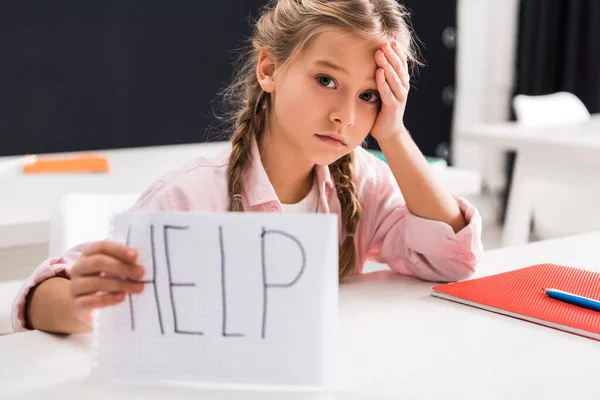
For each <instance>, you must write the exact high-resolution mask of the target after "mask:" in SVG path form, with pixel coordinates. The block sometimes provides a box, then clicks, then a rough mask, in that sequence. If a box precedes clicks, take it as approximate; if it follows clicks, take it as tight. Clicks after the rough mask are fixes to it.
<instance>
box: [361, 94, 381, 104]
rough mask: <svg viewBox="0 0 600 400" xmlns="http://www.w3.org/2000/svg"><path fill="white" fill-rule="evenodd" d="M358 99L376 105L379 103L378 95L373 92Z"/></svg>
mask: <svg viewBox="0 0 600 400" xmlns="http://www.w3.org/2000/svg"><path fill="white" fill-rule="evenodd" d="M359 97H360V98H361V99H363V100H365V101H367V102H369V103H377V102H378V101H379V95H378V94H377V93H375V92H366V93H363V94H361V95H360V96H359Z"/></svg>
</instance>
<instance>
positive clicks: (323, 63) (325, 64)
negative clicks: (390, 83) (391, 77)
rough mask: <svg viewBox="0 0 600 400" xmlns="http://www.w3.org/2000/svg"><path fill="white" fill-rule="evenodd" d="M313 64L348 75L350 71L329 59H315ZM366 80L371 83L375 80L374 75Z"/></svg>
mask: <svg viewBox="0 0 600 400" xmlns="http://www.w3.org/2000/svg"><path fill="white" fill-rule="evenodd" d="M315 64H316V65H320V66H322V67H327V68H331V69H332V70H334V71H339V72H342V73H344V74H346V75H350V73H349V72H348V71H347V70H346V69H345V68H344V67H341V66H339V65H337V64H335V63H334V62H331V61H329V60H318V61H315ZM367 80H368V81H369V82H372V83H373V82H375V78H374V77H370V78H368V79H367Z"/></svg>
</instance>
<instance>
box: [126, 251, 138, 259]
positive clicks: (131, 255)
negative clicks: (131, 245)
mask: <svg viewBox="0 0 600 400" xmlns="http://www.w3.org/2000/svg"><path fill="white" fill-rule="evenodd" d="M136 255H137V253H136V251H135V250H127V257H129V258H135V257H136Z"/></svg>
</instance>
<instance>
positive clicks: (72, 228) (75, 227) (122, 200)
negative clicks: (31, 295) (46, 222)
mask: <svg viewBox="0 0 600 400" xmlns="http://www.w3.org/2000/svg"><path fill="white" fill-rule="evenodd" d="M138 197H139V195H138V194H122V195H119V194H114V195H103V194H97V193H73V194H69V195H66V196H64V197H63V198H62V199H61V200H60V201H59V202H58V204H57V205H56V207H55V208H54V210H53V212H52V215H51V218H50V232H51V233H50V243H49V248H50V254H60V253H62V252H64V251H66V250H68V249H70V248H72V247H73V246H75V245H77V244H80V243H84V242H91V241H96V240H102V239H105V238H107V237H108V236H109V229H110V220H111V218H112V216H113V215H114V214H115V213H118V212H120V211H123V210H126V209H128V208H129V207H131V206H132V205H133V204H134V203H135V201H136V200H137V198H138ZM40 261H41V260H40ZM22 285H23V281H11V282H0V335H5V334H9V333H12V332H13V331H12V326H11V318H10V317H11V311H12V309H11V305H12V302H13V300H14V298H15V297H16V295H17V293H18V291H19V289H20V288H21V286H22Z"/></svg>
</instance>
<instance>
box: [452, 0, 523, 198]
mask: <svg viewBox="0 0 600 400" xmlns="http://www.w3.org/2000/svg"><path fill="white" fill-rule="evenodd" d="M457 4H458V11H457V12H458V15H457V38H458V39H457V48H456V50H457V54H456V57H457V73H456V97H455V103H454V107H455V108H454V119H453V133H452V135H453V137H452V140H453V151H452V153H453V157H452V162H453V164H454V165H456V166H458V167H464V168H474V169H477V170H479V171H481V172H482V175H483V178H484V180H485V181H486V183H487V184H488V186H489V187H490V189H491V190H492V191H494V192H497V191H499V190H502V189H503V188H504V187H505V186H506V177H505V176H504V175H505V173H504V160H505V157H504V155H503V154H502V153H500V152H492V151H491V150H484V149H482V148H480V147H477V146H474V145H472V144H469V143H464V142H463V141H462V140H461V138H460V131H461V128H462V127H465V126H468V125H473V124H481V123H487V122H498V121H505V120H507V119H508V118H509V116H510V102H511V94H512V91H513V84H514V77H515V70H514V69H515V65H516V64H515V63H516V42H517V27H518V13H519V0H501V1H498V0H458V3H457Z"/></svg>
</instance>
